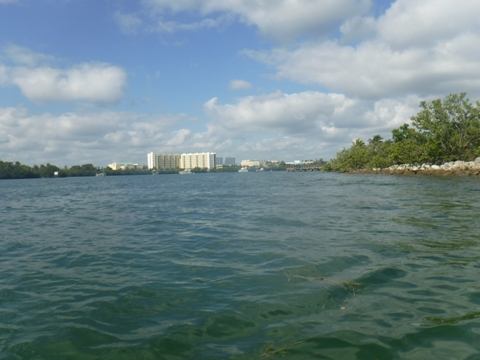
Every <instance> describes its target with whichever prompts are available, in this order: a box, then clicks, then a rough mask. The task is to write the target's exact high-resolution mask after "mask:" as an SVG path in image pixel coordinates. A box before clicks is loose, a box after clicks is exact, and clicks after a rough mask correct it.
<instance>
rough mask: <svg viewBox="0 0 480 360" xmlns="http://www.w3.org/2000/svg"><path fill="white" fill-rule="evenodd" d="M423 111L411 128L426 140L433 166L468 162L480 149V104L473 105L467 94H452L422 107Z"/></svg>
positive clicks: (414, 118)
mask: <svg viewBox="0 0 480 360" xmlns="http://www.w3.org/2000/svg"><path fill="white" fill-rule="evenodd" d="M420 107H421V108H422V110H421V111H420V112H419V113H418V114H417V115H416V116H413V117H412V118H411V119H412V124H413V126H414V127H416V128H417V129H418V131H419V132H420V133H421V134H422V135H423V136H425V138H426V142H425V145H424V146H425V150H426V153H427V155H428V157H429V158H430V159H431V160H432V162H446V161H453V160H460V159H461V160H468V159H472V158H474V157H475V155H478V153H479V148H480V102H478V101H477V102H476V104H475V105H474V104H472V103H471V102H470V100H469V99H467V98H466V93H461V94H460V95H457V94H451V95H449V96H447V97H446V98H445V99H444V100H443V101H442V100H440V99H437V100H433V101H431V102H429V103H427V102H425V101H422V102H421V103H420Z"/></svg>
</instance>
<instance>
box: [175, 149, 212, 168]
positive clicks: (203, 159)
mask: <svg viewBox="0 0 480 360" xmlns="http://www.w3.org/2000/svg"><path fill="white" fill-rule="evenodd" d="M216 157H217V154H215V153H213V152H206V153H195V154H182V155H180V168H182V169H194V168H200V169H213V168H215V159H216Z"/></svg>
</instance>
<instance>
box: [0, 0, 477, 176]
mask: <svg viewBox="0 0 480 360" xmlns="http://www.w3.org/2000/svg"><path fill="white" fill-rule="evenodd" d="M478 14H480V1H472V0H456V1H452V0H422V1H418V0H0V160H3V161H20V162H21V163H24V164H27V165H31V166H32V165H35V164H37V165H39V164H46V163H51V164H55V165H57V166H61V167H63V166H65V165H67V166H71V165H76V164H86V163H92V164H94V165H95V166H106V165H108V164H109V163H112V162H135V163H142V164H146V163H147V153H149V152H155V153H189V152H215V153H216V154H217V156H218V157H223V158H225V157H235V158H236V160H237V162H240V160H244V159H252V160H253V159H254V160H283V161H293V160H306V159H320V158H323V159H330V158H333V157H335V154H336V153H337V152H338V151H339V150H341V149H342V148H343V147H348V146H350V144H351V143H352V141H353V140H354V139H356V138H361V139H363V140H364V141H367V140H368V139H369V138H372V137H373V136H374V135H376V134H380V135H381V136H383V137H384V138H385V139H388V138H390V137H391V130H392V129H394V128H397V127H399V126H401V125H402V124H404V123H406V122H409V121H410V118H411V116H413V115H415V114H416V113H417V112H418V111H419V103H420V101H422V100H426V101H429V100H432V99H436V98H444V97H445V96H447V95H449V94H451V93H460V92H467V96H468V97H469V98H470V99H471V100H472V101H477V100H479V99H480V17H479V16H478Z"/></svg>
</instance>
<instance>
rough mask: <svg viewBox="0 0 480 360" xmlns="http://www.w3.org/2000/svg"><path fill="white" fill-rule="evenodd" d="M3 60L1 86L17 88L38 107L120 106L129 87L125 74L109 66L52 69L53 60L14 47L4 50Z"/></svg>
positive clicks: (0, 70) (50, 57)
mask: <svg viewBox="0 0 480 360" xmlns="http://www.w3.org/2000/svg"><path fill="white" fill-rule="evenodd" d="M2 60H3V62H4V63H3V64H2V62H0V85H3V86H18V87H19V88H20V91H21V92H22V94H23V95H24V96H25V97H26V98H28V99H29V100H31V101H34V102H38V103H46V102H72V101H88V102H92V103H97V104H104V103H112V102H118V101H119V100H120V99H121V98H122V97H123V91H124V89H125V88H126V87H127V75H126V73H125V70H124V69H122V68H120V67H118V66H114V65H110V64H105V63H98V62H97V63H96V62H90V63H83V64H78V65H75V66H73V67H70V68H67V69H60V68H55V67H52V66H50V65H49V63H51V62H53V61H55V60H56V59H55V58H54V57H53V56H50V55H45V54H40V53H36V52H33V51H31V50H30V49H28V48H25V47H22V46H18V45H14V44H11V45H9V46H6V47H4V48H3V49H2V52H1V53H0V61H2ZM7 63H8V64H10V65H7Z"/></svg>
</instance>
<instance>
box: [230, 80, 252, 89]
mask: <svg viewBox="0 0 480 360" xmlns="http://www.w3.org/2000/svg"><path fill="white" fill-rule="evenodd" d="M228 85H229V86H230V89H233V90H246V89H250V88H251V87H252V84H251V83H249V82H248V81H245V80H237V79H233V80H230V83H229V84H228Z"/></svg>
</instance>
